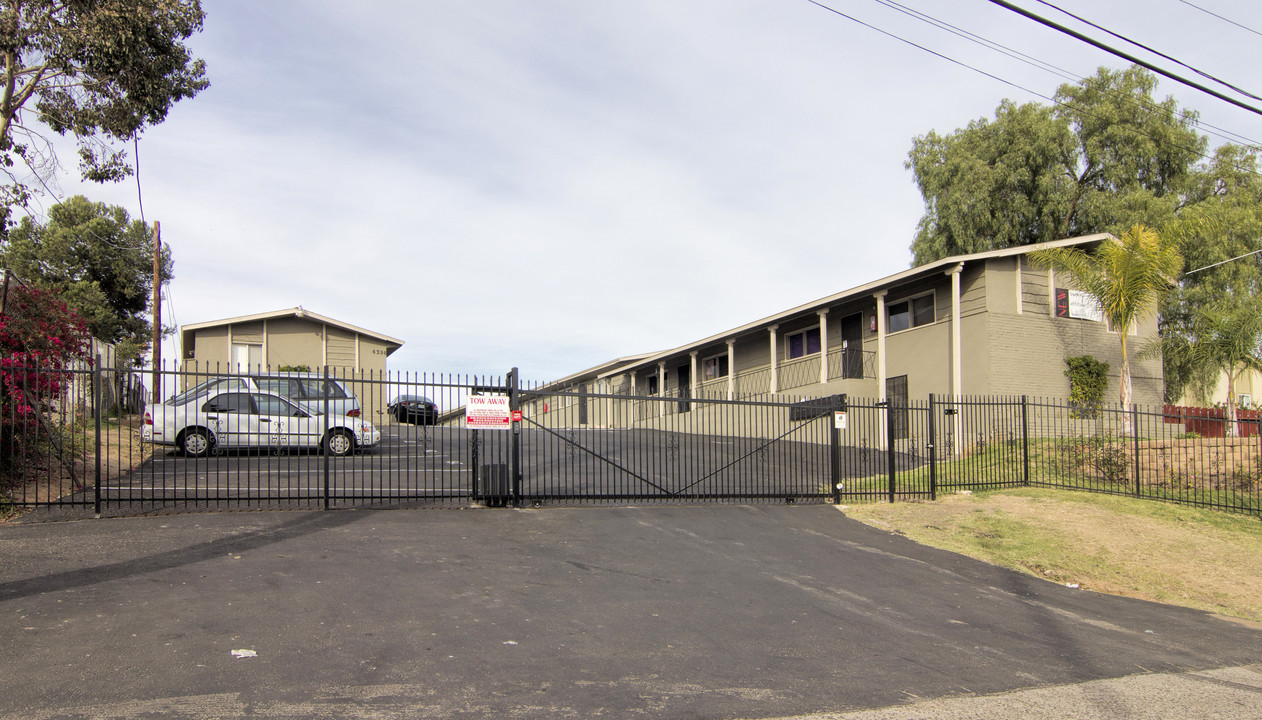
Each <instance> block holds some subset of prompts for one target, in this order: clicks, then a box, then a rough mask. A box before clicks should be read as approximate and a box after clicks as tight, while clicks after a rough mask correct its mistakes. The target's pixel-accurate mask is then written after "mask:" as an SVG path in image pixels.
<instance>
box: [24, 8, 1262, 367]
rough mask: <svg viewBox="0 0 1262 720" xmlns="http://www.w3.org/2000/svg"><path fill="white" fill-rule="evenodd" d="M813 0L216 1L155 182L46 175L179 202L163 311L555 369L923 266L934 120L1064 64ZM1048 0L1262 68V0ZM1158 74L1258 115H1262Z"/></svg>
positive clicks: (1009, 40) (1031, 40) (973, 26)
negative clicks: (915, 246) (282, 323)
mask: <svg viewBox="0 0 1262 720" xmlns="http://www.w3.org/2000/svg"><path fill="white" fill-rule="evenodd" d="M821 2H823V3H824V4H826V5H828V6H829V7H831V8H833V9H835V10H837V11H839V12H841V13H845V14H847V15H850V16H852V17H853V18H854V19H849V18H846V17H843V16H841V15H839V14H837V13H834V12H831V11H829V10H827V9H825V8H822V7H820V6H819V5H816V4H813V3H811V2H809V1H808V0H687V1H684V2H681V1H680V0H640V1H639V2H631V3H604V2H599V3H596V2H580V1H579V0H569V1H563V0H532V2H528V3H527V2H516V1H513V0H460V2H434V1H432V0H377V1H374V0H362V1H361V2H355V3H348V2H344V1H343V0H327V1H320V0H303V1H298V0H269V1H268V2H255V1H254V0H203V8H204V9H205V11H206V22H205V27H204V30H203V31H202V32H201V33H199V34H197V35H195V36H194V37H193V38H191V39H190V41H189V45H190V46H191V48H192V49H193V51H194V53H195V54H196V55H197V56H198V57H201V58H203V59H204V60H205V61H206V64H207V70H208V77H209V79H210V82H211V86H210V88H209V89H207V90H205V91H204V92H202V93H201V94H200V95H198V96H197V97H196V98H194V99H191V100H185V101H182V102H180V103H178V104H177V105H176V106H174V108H173V109H172V111H171V113H170V114H169V116H168V117H167V120H166V121H165V122H164V123H163V124H161V125H159V126H157V127H154V128H151V129H149V130H148V131H147V132H146V133H145V134H144V136H143V137H142V139H141V141H140V144H139V189H138V188H137V183H136V180H135V179H134V178H133V179H129V180H127V181H125V182H122V183H119V184H115V185H95V184H87V185H84V184H82V183H80V182H79V181H77V179H76V178H75V176H74V169H75V168H74V159H73V157H72V156H70V155H67V156H66V157H64V158H63V162H64V163H65V164H66V166H67V169H66V171H65V172H63V173H62V175H61V176H60V177H59V178H58V181H57V182H56V183H55V186H54V190H55V191H57V192H59V193H60V194H61V195H62V196H63V197H68V196H70V195H74V194H85V195H87V196H88V197H89V198H90V199H92V200H95V201H103V202H107V203H110V204H115V205H121V206H123V207H125V208H126V209H127V210H128V212H129V213H130V214H131V215H132V217H140V216H141V215H142V213H141V210H142V204H143V216H144V219H145V220H146V221H147V222H150V223H152V222H153V221H155V220H156V221H160V222H161V228H162V239H163V242H164V243H166V244H167V245H168V246H169V247H170V249H171V252H172V253H173V256H174V261H175V278H174V280H173V281H172V282H171V283H170V285H169V286H168V287H167V288H166V290H167V296H166V299H165V301H164V303H163V322H164V324H167V325H183V324H189V323H197V322H204V321H210V320H219V319H223V318H228V317H235V316H239V315H248V314H253V313H259V312H268V311H273V310H280V309H284V308H290V307H294V306H297V305H301V306H303V307H304V308H306V309H308V310H312V311H315V312H317V313H320V314H324V315H328V316H330V317H333V318H336V319H338V320H341V321H344V322H347V323H350V324H353V325H358V326H361V327H364V328H368V329H370V330H373V331H376V332H379V333H383V334H386V335H390V336H393V337H395V338H398V339H400V340H402V341H404V345H403V347H402V348H401V349H399V350H398V351H397V352H395V353H394V354H393V355H392V356H391V357H390V358H389V368H390V370H391V371H392V372H395V371H397V372H401V373H402V372H407V373H412V372H430V373H435V372H437V373H478V374H482V373H491V374H501V373H503V372H505V371H507V370H508V369H509V368H511V367H514V366H516V367H520V368H521V372H522V376H523V378H525V379H528V380H533V381H547V380H552V379H557V378H560V377H563V376H565V375H569V374H571V373H573V372H576V371H579V370H582V369H584V368H587V367H591V366H594V365H597V364H600V363H602V362H605V361H607V360H612V359H614V358H617V357H622V356H627V355H633V354H638V353H644V352H650V351H658V350H665V349H669V348H673V347H676V346H679V345H682V344H685V343H687V342H689V341H692V340H696V339H699V338H702V337H706V336H710V335H713V334H717V333H720V332H722V331H724V330H726V329H729V328H733V327H736V326H739V325H742V324H745V323H747V322H752V321H754V320H757V319H759V318H762V317H765V316H768V315H771V314H774V313H776V312H779V311H781V310H785V309H788V308H790V307H794V306H797V305H800V304H803V303H806V302H809V301H812V300H815V299H817V298H821V297H824V296H827V295H831V294H833V293H836V292H840V291H842V290H845V289H848V288H851V287H855V286H857V285H861V284H864V283H866V282H870V281H872V280H876V279H878V278H881V277H885V276H887V275H891V274H894V273H897V272H900V271H902V270H904V269H906V268H907V267H909V265H910V260H911V254H910V252H909V247H910V244H911V241H912V239H913V237H914V234H915V229H916V223H917V222H918V221H919V219H920V217H921V215H922V214H923V211H924V205H923V201H922V199H921V197H920V194H919V192H918V190H917V189H916V186H915V183H914V178H913V176H912V174H911V172H910V171H908V170H907V169H906V168H905V166H904V163H905V161H906V159H907V154H908V152H909V151H910V149H911V147H912V142H913V140H914V138H916V137H917V136H920V135H924V134H926V133H928V132H929V131H937V132H939V133H948V132H951V131H953V130H955V129H957V128H960V127H963V126H965V125H967V124H968V123H969V122H970V121H972V120H974V119H977V118H980V117H989V116H993V113H994V110H995V108H996V106H997V105H998V104H999V103H1000V102H1001V101H1002V100H1003V99H1005V98H1010V99H1012V100H1014V101H1017V102H1044V103H1045V102H1046V100H1045V99H1043V98H1040V97H1038V95H1036V94H1033V93H1038V94H1041V95H1044V96H1049V97H1050V96H1051V95H1052V94H1054V92H1055V90H1056V88H1057V87H1058V86H1059V85H1060V84H1061V83H1063V82H1065V81H1066V80H1065V79H1064V78H1063V77H1060V76H1058V75H1056V74H1052V73H1050V72H1048V71H1047V70H1045V69H1042V68H1040V67H1037V66H1034V65H1032V64H1029V63H1027V62H1023V61H1019V60H1017V59H1013V58H1011V57H1007V56H1005V55H1003V54H1000V53H998V52H995V51H994V50H991V49H987V48H985V47H983V46H980V45H978V44H976V43H974V42H972V41H971V40H969V39H968V38H967V36H964V37H962V36H960V35H956V34H951V33H949V32H946V31H944V30H941V29H939V28H935V27H933V26H930V25H928V24H926V23H923V22H921V21H919V20H917V19H916V18H915V17H913V16H912V15H909V14H907V13H905V12H902V11H900V10H899V8H898V7H895V6H893V3H883V2H880V1H878V0H821ZM1017 2H1018V4H1020V5H1022V6H1023V7H1026V8H1027V9H1030V10H1031V11H1033V12H1036V13H1038V14H1040V15H1043V16H1045V17H1048V18H1050V19H1055V20H1057V21H1058V22H1062V23H1064V24H1070V25H1072V26H1073V27H1074V28H1075V29H1078V30H1082V31H1089V34H1091V35H1092V36H1094V37H1098V38H1100V39H1102V40H1106V41H1107V42H1108V43H1109V44H1111V45H1113V46H1115V47H1118V48H1126V49H1127V50H1128V51H1131V52H1134V53H1136V54H1139V55H1140V56H1141V57H1144V58H1145V59H1154V60H1155V59H1156V58H1154V56H1152V55H1151V54H1149V53H1146V52H1143V51H1140V50H1137V49H1136V48H1134V47H1133V46H1128V45H1126V44H1125V43H1123V42H1122V41H1120V40H1117V39H1115V38H1111V37H1109V36H1107V35H1106V34H1104V33H1103V32H1100V31H1098V30H1091V29H1090V28H1086V27H1085V26H1083V25H1081V24H1080V23H1078V22H1076V21H1074V20H1072V19H1071V18H1068V17H1066V16H1065V15H1062V14H1060V13H1058V12H1057V11H1056V10H1055V9H1054V8H1051V7H1049V6H1047V5H1044V4H1041V3H1040V2H1038V0H1017ZM1056 5H1057V6H1059V7H1060V8H1063V9H1064V10H1068V11H1070V12H1073V13H1075V14H1077V15H1080V16H1082V17H1084V18H1086V19H1088V20H1091V21H1092V22H1095V23H1097V24H1099V25H1101V26H1103V27H1105V28H1108V29H1109V30H1112V31H1114V32H1117V33H1119V34H1122V35H1126V36H1128V37H1129V38H1131V39H1134V40H1137V41H1139V42H1142V43H1144V44H1146V45H1149V46H1150V47H1152V48H1154V49H1156V50H1159V51H1161V52H1164V53H1166V54H1168V55H1170V56H1173V57H1175V58H1177V59H1178V60H1180V61H1182V62H1184V63H1186V64H1188V65H1191V66H1193V67H1195V68H1197V69H1199V70H1202V71H1204V72H1208V73H1210V74H1213V75H1215V76H1217V77H1218V78H1221V79H1224V80H1227V81H1229V82H1232V83H1233V84H1236V85H1238V86H1241V87H1243V88H1244V89H1246V90H1250V91H1252V92H1254V93H1255V94H1258V95H1262V87H1250V83H1253V82H1255V79H1254V76H1255V74H1256V72H1255V71H1256V69H1257V68H1258V67H1262V42H1259V40H1262V37H1259V35H1258V34H1257V32H1258V31H1262V5H1259V4H1257V3H1255V2H1253V0H1195V2H1193V3H1189V2H1184V1H1183V0H1114V1H1113V2H1108V3H1100V2H1087V1H1080V0H1059V1H1058V2H1056ZM901 7H902V8H906V9H911V10H914V11H918V12H921V13H925V14H929V15H932V16H933V17H935V18H937V19H939V20H941V21H944V22H947V23H950V24H951V25H954V26H956V27H957V28H960V29H961V30H962V31H966V32H967V33H973V34H975V35H977V36H981V37H984V38H986V39H989V40H992V41H995V42H999V43H1002V44H1004V45H1006V46H1008V47H1010V48H1012V49H1013V50H1016V51H1019V52H1020V53H1024V54H1025V55H1028V56H1030V57H1032V58H1036V59H1037V60H1040V61H1042V62H1045V63H1050V64H1052V65H1054V66H1056V67H1058V68H1061V69H1062V70H1063V71H1065V72H1066V73H1068V74H1069V75H1070V76H1072V77H1084V76H1088V75H1091V74H1093V73H1094V72H1095V71H1096V69H1097V68H1099V67H1100V66H1109V67H1113V68H1124V67H1127V66H1128V65H1129V64H1130V63H1129V62H1127V61H1126V60H1123V59H1121V58H1117V57H1114V56H1112V55H1109V54H1107V53H1105V52H1104V51H1101V50H1098V49H1095V48H1092V47H1090V46H1088V45H1086V44H1084V43H1082V42H1080V41H1078V40H1075V39H1072V38H1069V37H1067V36H1064V35H1062V34H1060V33H1058V32H1056V31H1054V30H1051V29H1048V28H1045V27H1043V26H1041V25H1038V24H1036V23H1034V22H1032V21H1030V20H1028V19H1025V18H1022V17H1020V16H1018V15H1016V14H1015V13H1013V12H1011V11H1009V10H1006V9H1004V8H1001V7H999V6H997V5H995V4H992V3H991V2H987V1H986V0H953V1H952V2H949V3H944V2H933V1H931V0H903V1H902V5H901ZM1198 8H1199V9H1198ZM1205 10H1209V11H1212V12H1213V13H1216V14H1218V15H1220V16H1222V17H1223V18H1227V19H1228V20H1231V21H1234V22H1235V23H1239V24H1240V25H1244V26H1246V27H1243V28H1242V27H1239V26H1238V25H1235V24H1232V23H1230V22H1227V21H1225V20H1223V19H1220V18H1217V17H1214V16H1213V15H1211V14H1208V13H1207V12H1205ZM858 21H861V22H862V23H867V24H868V25H870V26H874V27H868V26H865V25H863V24H860V22H858ZM874 28H878V29H874ZM882 31H883V32H882ZM898 38H903V39H905V40H906V41H908V42H911V43H916V44H918V45H921V46H923V47H924V48H927V49H928V50H931V51H932V52H933V53H937V54H938V55H935V54H931V53H930V52H928V51H927V50H925V49H921V48H917V47H914V46H912V45H910V44H908V43H907V42H904V41H903V40H900V39H898ZM941 56H946V57H947V58H951V59H950V60H948V59H945V58H944V57H941ZM953 61H954V62H953ZM1161 64H1162V65H1163V66H1164V67H1168V68H1171V69H1174V70H1178V71H1179V72H1178V74H1180V75H1184V76H1185V77H1193V73H1192V72H1191V71H1190V70H1186V69H1184V68H1178V67H1177V66H1175V65H1173V64H1172V63H1170V62H1168V61H1161ZM966 66H972V68H974V69H970V68H969V67H966ZM979 71H981V72H979ZM983 73H985V74H983ZM1202 82H1208V81H1202ZM1259 85H1262V83H1259ZM1218 89H1222V88H1221V87H1219V88H1218ZM1031 91H1033V92H1031ZM1157 95H1158V96H1159V97H1165V96H1167V95H1172V96H1174V97H1175V98H1176V99H1177V100H1178V101H1179V102H1180V104H1181V105H1183V106H1185V107H1188V108H1191V109H1195V110H1197V111H1199V112H1200V113H1201V120H1202V122H1203V123H1205V124H1206V126H1213V127H1214V128H1220V129H1224V130H1229V131H1231V132H1233V133H1236V134H1238V135H1240V136H1243V137H1244V138H1251V139H1255V140H1256V139H1258V138H1262V116H1259V115H1257V114H1254V113H1251V112H1248V111H1246V110H1242V109H1239V108H1235V107H1233V106H1231V105H1229V104H1227V103H1225V102H1223V101H1221V100H1218V99H1215V98H1213V97H1210V96H1209V95H1206V94H1204V93H1201V92H1199V91H1197V90H1194V89H1191V88H1186V87H1185V86H1183V85H1180V84H1178V83H1176V82H1174V81H1171V80H1164V79H1163V80H1162V81H1161V82H1160V84H1159V87H1158V91H1157ZM1254 104H1255V105H1259V106H1262V102H1256V101H1255V102H1254ZM1210 141H1211V145H1217V144H1219V143H1221V142H1222V138H1220V137H1215V136H1213V135H1211V136H1210ZM42 202H43V203H45V204H51V203H52V202H55V200H54V199H53V198H51V197H49V196H45V197H44V198H43V199H42ZM176 343H178V334H177V335H176V336H175V337H173V338H171V339H170V340H168V341H167V342H166V343H165V344H164V348H163V355H164V357H166V358H174V357H178V348H177V346H176Z"/></svg>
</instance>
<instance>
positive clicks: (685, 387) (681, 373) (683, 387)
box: [675, 365, 692, 413]
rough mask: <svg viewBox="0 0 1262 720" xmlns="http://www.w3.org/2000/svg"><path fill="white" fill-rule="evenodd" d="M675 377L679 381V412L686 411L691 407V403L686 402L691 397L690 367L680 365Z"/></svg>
mask: <svg viewBox="0 0 1262 720" xmlns="http://www.w3.org/2000/svg"><path fill="white" fill-rule="evenodd" d="M675 378H676V379H677V380H678V381H679V412H681V413H686V412H688V411H689V410H691V409H692V403H690V402H688V400H689V399H691V398H692V368H691V367H690V366H688V365H680V366H679V369H678V370H676V371H675Z"/></svg>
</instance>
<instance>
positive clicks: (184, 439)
mask: <svg viewBox="0 0 1262 720" xmlns="http://www.w3.org/2000/svg"><path fill="white" fill-rule="evenodd" d="M213 446H214V441H212V440H211V439H210V433H208V432H206V431H205V430H203V429H202V428H192V429H189V430H185V431H184V434H183V435H181V436H180V449H181V450H183V451H184V454H185V455H187V456H188V457H205V456H206V455H207V454H208V453H209V452H210V449H211V447H213Z"/></svg>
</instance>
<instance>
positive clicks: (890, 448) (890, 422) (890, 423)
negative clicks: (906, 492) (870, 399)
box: [876, 398, 895, 503]
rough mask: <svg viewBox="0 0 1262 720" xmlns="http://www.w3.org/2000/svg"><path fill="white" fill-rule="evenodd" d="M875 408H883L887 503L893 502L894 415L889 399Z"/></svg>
mask: <svg viewBox="0 0 1262 720" xmlns="http://www.w3.org/2000/svg"><path fill="white" fill-rule="evenodd" d="M876 406H877V407H881V408H885V466H886V472H887V473H888V474H889V479H890V487H889V501H890V502H891V503H893V502H894V465H895V462H894V413H893V411H892V409H891V404H890V401H889V399H888V398H887V399H885V400H881V401H880V402H878V403H877V404H876Z"/></svg>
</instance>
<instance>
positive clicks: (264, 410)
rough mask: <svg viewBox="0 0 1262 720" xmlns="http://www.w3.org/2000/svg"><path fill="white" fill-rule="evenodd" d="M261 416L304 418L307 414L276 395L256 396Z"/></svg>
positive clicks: (255, 400)
mask: <svg viewBox="0 0 1262 720" xmlns="http://www.w3.org/2000/svg"><path fill="white" fill-rule="evenodd" d="M254 402H255V404H257V405H258V408H259V414H260V415H279V416H281V417H304V416H305V415H306V413H304V412H302V411H301V410H299V409H298V408H297V407H295V406H294V405H291V404H290V403H287V402H285V401H284V400H281V399H280V398H278V397H276V396H275V395H255V396H254Z"/></svg>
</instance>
